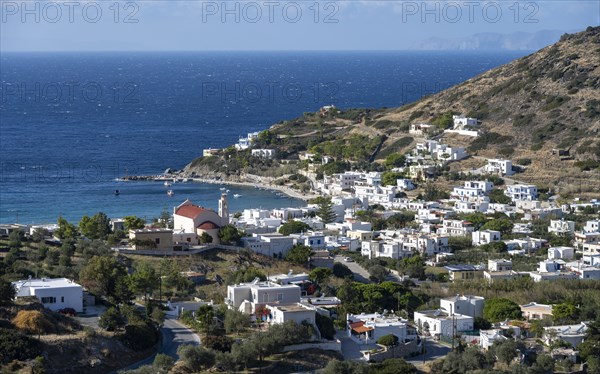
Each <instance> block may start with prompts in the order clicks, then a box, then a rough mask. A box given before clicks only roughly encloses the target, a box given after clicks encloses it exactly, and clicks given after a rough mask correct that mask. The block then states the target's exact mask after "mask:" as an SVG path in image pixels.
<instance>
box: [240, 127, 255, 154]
mask: <svg viewBox="0 0 600 374" xmlns="http://www.w3.org/2000/svg"><path fill="white" fill-rule="evenodd" d="M257 137H258V131H257V132H249V133H248V135H247V136H246V137H240V138H239V140H238V142H237V144H235V149H237V150H238V151H242V150H244V149H248V148H250V146H251V145H252V142H253V141H254V139H255V138H257Z"/></svg>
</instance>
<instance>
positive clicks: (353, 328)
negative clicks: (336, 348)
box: [346, 313, 417, 344]
mask: <svg viewBox="0 0 600 374" xmlns="http://www.w3.org/2000/svg"><path fill="white" fill-rule="evenodd" d="M346 320H347V325H348V330H347V331H348V337H349V338H351V339H352V340H353V341H355V342H356V343H358V344H369V343H375V342H376V341H377V339H379V338H381V337H382V336H385V335H389V334H393V335H395V336H396V337H398V341H399V342H401V343H404V342H407V341H411V340H415V339H417V330H416V329H415V328H414V327H412V326H410V325H409V323H408V321H407V320H403V319H401V318H398V317H396V316H385V315H383V314H379V313H361V314H348V315H347V316H346Z"/></svg>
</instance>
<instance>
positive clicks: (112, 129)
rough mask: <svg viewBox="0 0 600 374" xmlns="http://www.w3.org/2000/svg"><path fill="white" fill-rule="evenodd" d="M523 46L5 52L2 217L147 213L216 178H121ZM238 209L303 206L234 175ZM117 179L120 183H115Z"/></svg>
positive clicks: (385, 97)
mask: <svg viewBox="0 0 600 374" xmlns="http://www.w3.org/2000/svg"><path fill="white" fill-rule="evenodd" d="M526 54H528V52H474V51H471V52H446V51H444V52H408V51H394V52H383V51H382V52H371V51H370V52H350V51H348V52H160V53H155V52H144V53H124V52H119V53H108V52H95V53H92V52H88V53H74V52H61V53H4V52H3V53H1V54H0V82H1V84H0V223H15V222H18V223H25V224H32V223H49V222H56V220H57V217H59V216H62V217H65V218H67V219H68V220H70V221H74V222H77V221H79V219H80V218H81V217H82V216H83V215H93V214H95V213H97V212H100V211H101V212H104V213H106V214H107V215H109V216H110V217H122V216H125V215H137V216H140V217H143V218H145V219H147V220H151V219H152V218H153V217H157V216H158V215H159V214H160V213H161V212H162V211H164V210H167V211H171V210H172V208H173V206H176V205H178V204H180V203H181V202H182V201H183V200H185V199H190V200H191V201H192V202H194V203H196V204H198V205H201V206H206V207H209V208H216V207H217V200H218V198H219V196H220V190H219V188H220V187H222V186H220V185H218V184H202V183H176V184H174V185H173V186H171V187H169V188H170V189H173V191H174V196H171V197H169V196H168V195H167V194H166V190H167V187H165V186H164V185H163V184H162V183H160V182H119V181H117V179H118V178H119V177H122V176H125V175H149V174H152V175H154V174H159V173H162V172H163V171H165V169H167V168H171V169H181V168H183V167H184V166H185V165H186V164H187V163H188V162H190V161H191V160H193V159H194V158H196V157H198V156H200V155H202V150H203V149H205V148H218V147H225V146H228V145H232V144H234V143H236V142H237V140H238V138H239V137H240V136H245V135H246V134H247V133H250V132H254V131H261V130H264V129H267V128H269V127H270V126H271V125H273V124H276V123H278V122H280V121H282V120H290V119H293V118H296V117H299V116H301V115H302V114H303V113H304V112H314V111H316V110H318V109H319V108H320V107H322V106H324V105H335V106H336V107H338V108H341V109H344V108H381V107H395V106H400V105H402V104H406V103H410V102H412V101H414V100H417V99H419V98H420V97H422V96H425V95H430V94H433V93H436V92H438V91H440V90H443V89H445V88H447V87H450V86H452V85H454V84H457V83H460V82H462V81H465V80H467V79H469V78H471V77H474V76H476V75H478V74H480V73H482V72H484V71H486V70H489V69H491V68H494V67H497V66H499V65H502V64H505V63H507V62H510V61H512V60H514V59H516V58H518V57H521V56H524V55H526ZM227 188H228V189H229V190H230V195H233V194H239V195H241V196H240V197H239V198H237V199H233V198H232V199H230V210H231V211H232V212H235V211H240V210H243V209H246V208H268V209H270V208H276V207H282V206H302V205H303V204H304V202H302V201H300V200H297V199H291V198H288V197H282V196H280V195H277V194H275V193H274V192H272V191H265V190H259V189H256V188H253V187H238V186H228V187H227ZM115 190H119V191H120V194H119V195H118V196H117V195H115V194H114V191H115Z"/></svg>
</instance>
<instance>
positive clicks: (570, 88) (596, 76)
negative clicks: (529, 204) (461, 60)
mask: <svg viewBox="0 0 600 374" xmlns="http://www.w3.org/2000/svg"><path fill="white" fill-rule="evenodd" d="M599 93H600V27H595V28H588V29H587V30H586V31H583V32H580V33H577V34H572V35H564V36H563V37H562V38H561V41H559V42H558V43H556V44H554V45H552V46H549V47H547V48H544V49H542V50H540V51H538V52H536V53H534V54H532V55H529V56H526V57H523V58H520V59H518V60H516V61H513V62H511V63H509V64H506V65H504V66H501V67H499V68H496V69H493V70H490V71H488V72H486V73H483V74H481V75H479V76H477V77H474V78H472V79H470V80H468V81H466V82H464V83H462V84H459V85H457V86H455V87H452V88H450V89H448V90H445V91H443V92H440V93H438V94H436V95H433V96H430V97H427V98H424V99H422V100H420V101H418V102H416V103H413V104H409V105H406V106H403V107H400V108H397V109H393V110H390V111H389V112H388V113H386V114H385V115H384V116H382V117H381V119H385V120H390V121H397V122H401V123H402V122H406V123H414V122H428V123H439V122H441V121H440V119H441V117H442V116H443V114H444V113H448V112H452V113H463V114H465V115H467V116H471V117H476V118H478V119H479V120H481V121H482V122H483V124H482V129H483V130H484V131H485V132H486V133H487V134H485V135H483V136H481V137H480V138H478V139H477V140H475V141H474V140H473V139H472V138H470V139H464V138H462V137H461V138H460V139H457V138H456V137H455V136H453V137H446V139H443V140H445V141H447V142H448V143H449V144H456V143H461V142H462V143H463V144H464V145H469V150H470V151H471V152H470V153H471V154H473V153H474V154H476V155H479V156H485V157H497V156H505V157H510V158H511V159H513V160H519V159H523V158H529V159H531V160H532V163H531V165H530V166H529V167H528V168H527V169H526V171H525V172H524V173H523V174H521V175H519V177H518V178H519V179H520V180H525V181H530V182H535V183H539V184H542V185H553V184H555V183H557V182H559V183H560V184H565V186H566V184H569V185H578V186H579V184H580V183H581V184H582V185H586V184H589V183H590V182H592V183H595V184H596V185H597V184H598V181H599V180H600V179H598V172H597V169H596V170H595V171H591V172H579V170H580V169H593V168H594V167H596V168H597V167H598V165H597V164H595V163H589V165H582V164H581V163H580V164H577V165H579V168H578V167H577V166H576V162H577V161H578V160H579V161H585V160H588V161H589V160H598V159H600V133H599V131H600V94H599ZM553 148H561V149H568V150H570V153H571V155H572V156H573V158H574V160H566V161H560V160H559V159H558V157H556V156H553V155H552V149H553ZM594 179H595V180H594Z"/></svg>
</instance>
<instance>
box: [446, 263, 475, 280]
mask: <svg viewBox="0 0 600 374" xmlns="http://www.w3.org/2000/svg"><path fill="white" fill-rule="evenodd" d="M444 268H446V270H448V275H449V278H450V280H451V281H453V282H454V281H456V280H466V279H475V278H483V270H481V269H479V268H476V267H475V266H474V265H448V266H444Z"/></svg>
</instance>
